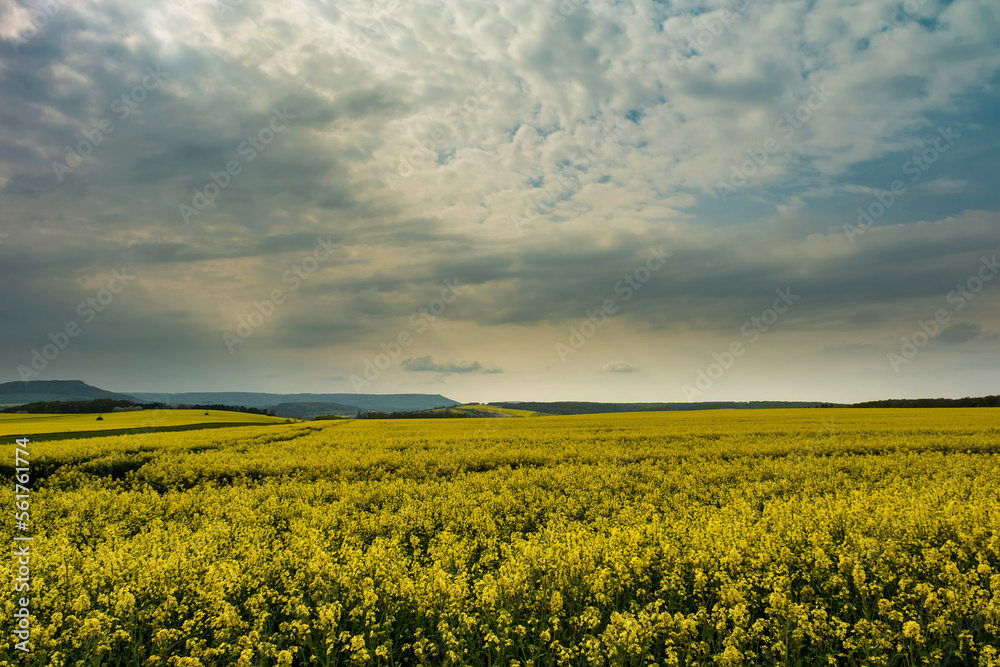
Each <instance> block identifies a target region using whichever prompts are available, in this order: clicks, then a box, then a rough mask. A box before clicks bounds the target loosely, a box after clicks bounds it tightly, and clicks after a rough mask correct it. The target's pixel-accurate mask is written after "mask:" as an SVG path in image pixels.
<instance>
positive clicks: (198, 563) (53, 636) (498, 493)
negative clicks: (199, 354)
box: [0, 408, 1000, 667]
mask: <svg viewBox="0 0 1000 667" xmlns="http://www.w3.org/2000/svg"><path fill="white" fill-rule="evenodd" d="M14 435H24V434H23V433H22V434H14ZM4 443H5V448H6V449H5V452H7V453H6V454H5V456H4V458H3V461H2V463H3V467H2V472H3V475H4V489H3V496H2V498H3V503H4V504H3V507H5V508H10V507H12V506H13V502H14V499H13V487H14V482H13V474H14V469H13V467H14V457H13V439H12V438H9V439H6V440H4ZM31 451H32V458H31V470H32V476H33V477H34V480H35V481H34V482H33V491H32V501H31V503H32V504H31V509H32V517H31V534H32V535H34V541H33V542H32V547H31V549H32V553H33V559H32V561H31V591H30V595H31V627H32V636H31V652H30V653H22V652H20V651H16V650H15V649H14V642H15V641H16V639H15V638H14V635H13V631H14V628H15V626H14V620H13V618H14V617H13V613H14V610H15V604H16V603H15V594H14V592H13V590H12V586H11V585H9V584H5V585H4V589H3V593H2V596H0V610H2V613H0V631H2V633H3V642H4V643H3V644H2V645H0V665H56V666H61V665H72V666H77V665H79V666H87V667H91V666H96V665H148V666H167V665H176V666H177V667H187V666H196V665H238V666H240V667H249V666H250V665H282V666H290V665H323V666H327V665H477V666H478V665H484V666H485V665H517V666H518V667H529V666H530V667H542V666H544V665H595V666H596V665H616V666H625V665H635V666H640V665H642V666H653V665H656V666H658V667H660V666H665V665H702V666H706V667H707V666H710V665H711V666H723V667H724V666H736V665H748V666H749V665H787V666H791V665H858V666H861V665H900V666H915V665H976V666H982V667H986V666H992V667H997V666H1000V654H998V651H997V648H996V646H997V630H998V625H1000V599H998V592H1000V537H998V530H997V529H998V524H1000V499H998V494H997V491H998V489H1000V461H998V458H997V453H998V451H1000V410H995V409H987V408H981V409H926V410H916V409H905V410H881V409H867V410H860V409H812V410H746V411H728V410H727V411H710V412H676V413H641V414H614V415H586V416H572V417H534V418H525V419H517V418H512V419H454V420H446V419H427V420H384V421H382V420H357V421H355V420H349V421H348V420H345V421H334V422H315V423H308V422H307V423H296V424H288V425H277V426H274V425H272V426H249V427H239V428H225V429H214V430H204V431H190V432H178V433H161V434H141V435H124V436H115V437H101V438H90V439H84V440H64V441H60V442H51V443H38V444H37V445H32V446H31ZM5 511H7V510H5ZM11 513H13V512H12V511H11ZM3 525H4V531H5V533H4V539H5V540H6V543H7V544H12V541H11V540H12V537H13V533H14V529H13V528H12V527H11V526H12V522H11V521H10V520H5V521H4V523H3ZM16 567H17V566H16V562H15V561H14V560H12V559H11V558H4V559H3V560H0V575H2V577H3V579H4V581H6V582H10V581H12V580H13V579H14V575H15V569H16Z"/></svg>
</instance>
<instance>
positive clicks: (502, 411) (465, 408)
mask: <svg viewBox="0 0 1000 667" xmlns="http://www.w3.org/2000/svg"><path fill="white" fill-rule="evenodd" d="M448 409H449V410H451V411H453V412H471V413H480V414H486V415H490V416H498V417H542V416H545V413H543V412H534V411H532V410H518V409H517V408H502V407H500V406H499V405H456V406H454V407H452V408H448Z"/></svg>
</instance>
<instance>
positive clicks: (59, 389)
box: [0, 380, 135, 405]
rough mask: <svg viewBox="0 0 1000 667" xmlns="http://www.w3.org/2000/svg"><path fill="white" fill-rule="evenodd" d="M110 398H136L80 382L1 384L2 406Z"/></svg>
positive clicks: (123, 399)
mask: <svg viewBox="0 0 1000 667" xmlns="http://www.w3.org/2000/svg"><path fill="white" fill-rule="evenodd" d="M98 398H109V399H112V400H116V401H133V400H135V397H133V396H129V395H128V394H117V393H115V392H113V391H105V390H104V389H99V388H97V387H93V386H91V385H89V384H86V383H84V382H81V381H80V380H30V381H28V382H4V383H2V384H0V405H23V404H25V403H40V402H51V401H92V400H94V399H98Z"/></svg>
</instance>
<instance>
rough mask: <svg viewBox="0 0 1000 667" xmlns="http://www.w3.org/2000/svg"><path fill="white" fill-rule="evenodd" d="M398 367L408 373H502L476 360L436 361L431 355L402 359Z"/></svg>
mask: <svg viewBox="0 0 1000 667" xmlns="http://www.w3.org/2000/svg"><path fill="white" fill-rule="evenodd" d="M400 368H402V369H403V370H404V371H406V372H408V373H420V372H431V373H441V374H443V375H452V374H455V373H502V372H503V371H502V370H500V369H499V368H487V367H484V366H483V365H482V364H480V363H479V362H478V361H436V360H435V359H434V358H433V357H431V356H429V355H428V356H425V357H414V358H412V359H404V360H403V361H402V362H401V363H400Z"/></svg>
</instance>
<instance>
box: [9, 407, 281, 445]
mask: <svg viewBox="0 0 1000 667" xmlns="http://www.w3.org/2000/svg"><path fill="white" fill-rule="evenodd" d="M98 416H100V417H102V419H101V420H100V421H98V420H97V417H98ZM286 421H287V420H286V419H284V418H283V417H268V416H265V415H255V414H249V413H245V412H228V411H224V410H141V411H136V412H108V413H105V414H102V415H96V414H72V415H21V414H0V437H18V438H19V437H22V436H28V437H30V438H31V439H32V440H65V439H67V438H83V437H91V436H98V435H112V434H115V435H119V434H125V433H138V432H142V431H143V430H154V431H176V430H189V429H198V428H210V427H219V426H249V425H255V424H284V423H285V422H286ZM105 432H107V433H105Z"/></svg>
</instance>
